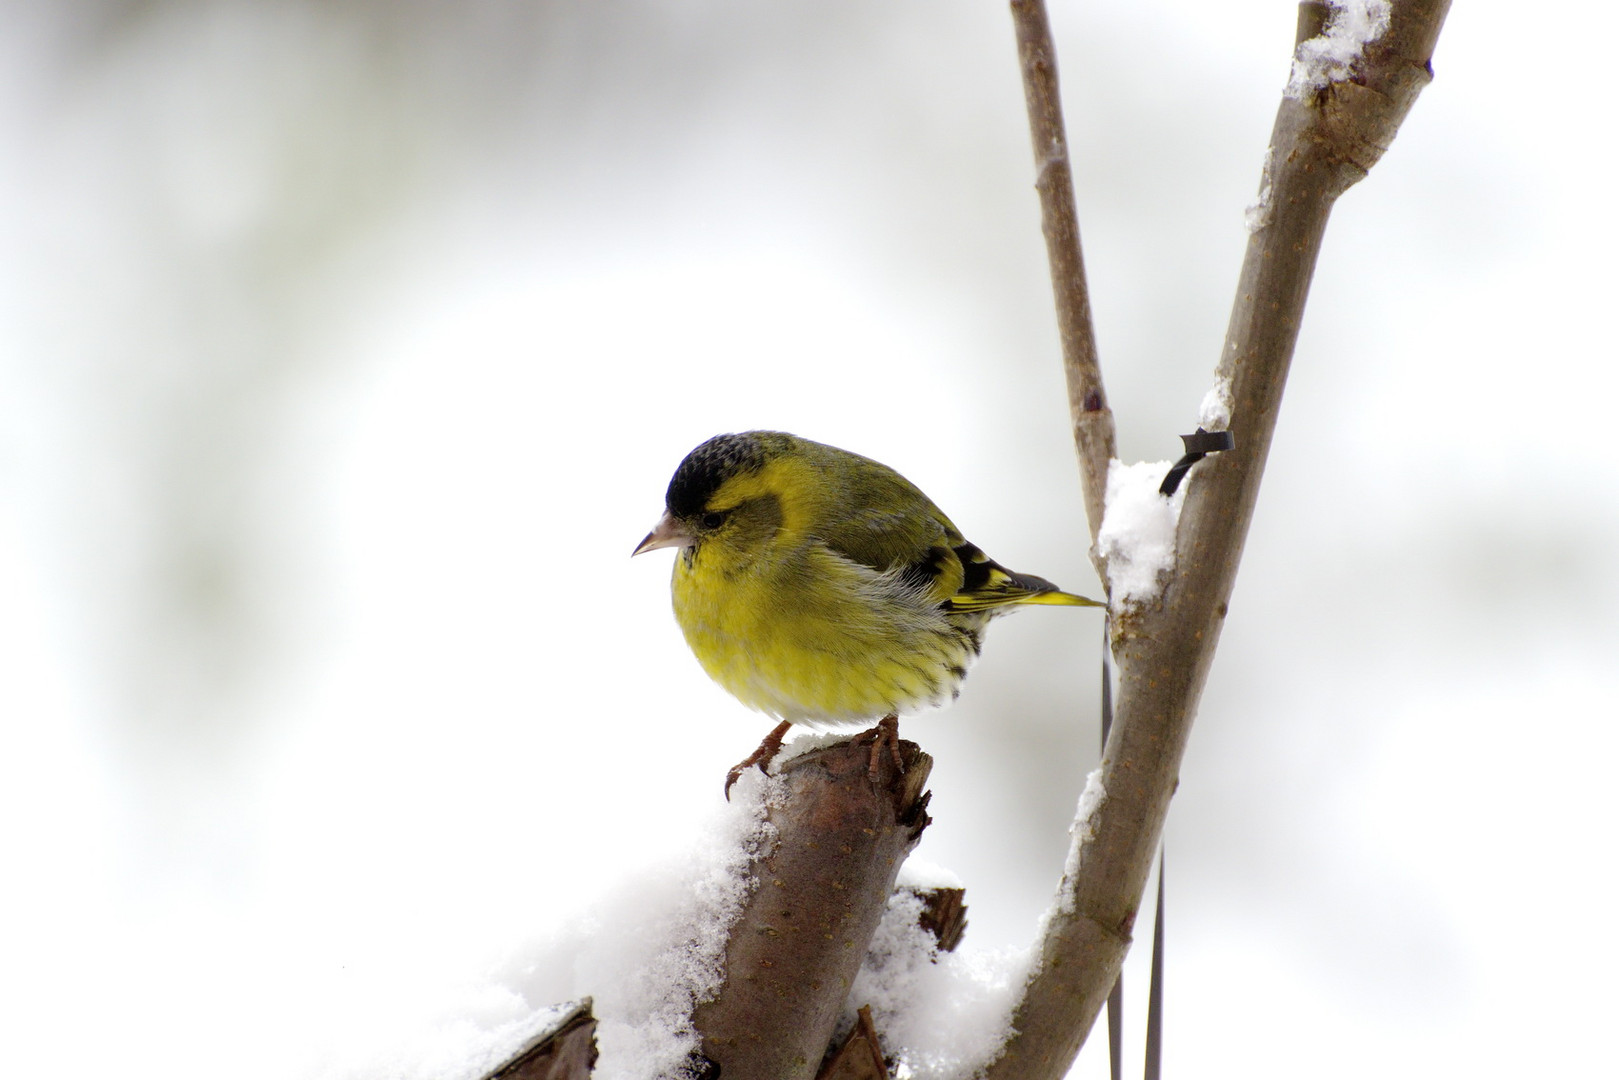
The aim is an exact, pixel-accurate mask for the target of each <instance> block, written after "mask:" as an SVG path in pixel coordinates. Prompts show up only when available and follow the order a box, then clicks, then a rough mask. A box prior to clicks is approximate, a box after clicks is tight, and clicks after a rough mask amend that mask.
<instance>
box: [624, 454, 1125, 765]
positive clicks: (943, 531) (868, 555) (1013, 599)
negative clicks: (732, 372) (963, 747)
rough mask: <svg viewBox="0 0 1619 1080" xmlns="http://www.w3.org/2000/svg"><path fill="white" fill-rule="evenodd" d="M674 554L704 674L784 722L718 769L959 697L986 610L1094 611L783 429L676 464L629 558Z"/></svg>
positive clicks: (874, 468)
mask: <svg viewBox="0 0 1619 1080" xmlns="http://www.w3.org/2000/svg"><path fill="white" fill-rule="evenodd" d="M664 547H674V548H680V549H681V550H680V552H679V555H678V556H677V557H676V559H675V569H674V586H673V589H674V608H675V620H676V622H678V623H679V624H680V629H681V631H682V632H683V633H684V634H685V635H686V643H687V644H688V645H690V646H691V651H692V652H693V653H695V654H696V655H697V660H698V662H699V663H701V664H702V665H703V670H705V671H707V672H708V674H709V675H710V676H711V677H712V678H713V679H714V681H715V682H717V683H719V684H720V685H721V686H723V687H724V688H725V689H726V690H729V691H730V692H731V693H732V694H734V695H735V696H736V697H737V698H738V699H739V700H740V701H741V702H742V703H743V704H745V705H749V706H751V707H753V708H755V709H758V710H759V711H760V712H764V713H768V714H770V715H771V716H774V717H776V718H777V719H778V720H780V721H781V723H780V724H779V725H778V726H777V727H776V729H775V730H774V731H772V732H771V733H770V735H769V736H768V737H767V738H766V739H765V741H764V742H763V743H762V744H761V745H760V747H759V749H758V751H757V752H755V753H754V754H753V755H752V756H750V757H749V758H748V759H747V760H746V761H743V762H742V763H741V764H739V765H737V766H736V768H734V769H732V770H731V773H730V775H729V776H728V777H727V780H726V790H727V791H729V790H730V786H731V784H732V783H733V782H734V781H735V780H736V778H737V777H738V776H739V775H741V772H742V770H744V769H746V768H747V767H748V766H749V765H754V764H757V765H758V766H759V767H760V768H761V769H763V768H765V767H766V766H767V765H768V764H769V762H770V760H771V759H772V758H773V757H774V756H775V753H776V751H777V750H778V749H780V746H781V740H782V739H783V737H785V735H786V733H787V730H788V727H789V726H790V725H792V724H804V725H806V726H808V727H812V728H816V727H821V728H825V727H840V726H844V725H847V724H851V723H864V722H868V721H871V720H879V725H878V729H877V733H876V738H875V740H874V742H873V745H872V765H871V771H872V774H873V776H874V777H875V775H876V769H877V761H878V753H879V747H880V746H881V745H883V743H885V742H886V743H887V744H888V745H889V746H890V748H891V750H892V752H893V753H894V754H895V755H896V762H897V760H898V757H897V754H898V749H897V737H898V736H897V730H898V716H899V714H900V713H901V712H906V711H909V710H913V709H916V708H919V707H923V706H927V705H933V704H937V703H940V702H943V701H947V700H949V699H951V698H953V697H954V696H955V695H956V694H957V693H959V692H960V687H961V681H962V680H963V679H964V678H966V676H967V669H968V667H969V666H970V665H971V664H972V662H973V661H974V660H975V659H977V657H978V653H979V650H980V649H981V648H982V646H983V635H984V628H985V626H986V625H987V624H988V623H989V621H990V619H992V618H994V617H995V616H997V615H1001V614H1004V613H1005V612H1007V611H1010V610H1012V609H1013V608H1015V607H1019V606H1022V605H1024V604H1065V605H1084V606H1089V607H1104V606H1105V605H1104V604H1101V603H1098V602H1097V601H1095V600H1090V599H1087V598H1085V597H1083V596H1076V595H1074V594H1073V593H1066V592H1063V591H1062V590H1060V589H1058V588H1057V586H1055V585H1053V584H1052V583H1051V582H1049V581H1047V580H1045V579H1044V578H1038V577H1034V576H1032V575H1030V574H1017V573H1013V572H1012V571H1010V570H1008V569H1006V568H1005V567H1003V566H1001V565H1000V564H999V563H997V562H995V561H994V560H993V559H991V558H989V557H988V556H987V555H985V554H984V553H983V552H982V551H980V550H979V549H978V548H977V547H975V546H974V545H972V544H970V543H968V542H967V540H966V538H965V537H963V536H962V535H961V533H960V531H959V530H957V528H956V527H955V525H953V524H951V522H950V519H949V518H947V517H945V516H944V514H943V512H941V511H940V510H939V508H938V507H936V506H934V505H933V502H932V500H930V499H929V498H928V497H927V496H926V495H924V494H922V492H921V491H920V490H919V489H918V488H917V487H916V485H914V484H912V483H911V482H910V481H909V480H906V479H905V478H904V477H903V476H901V475H900V474H899V473H897V472H895V471H894V470H893V469H890V468H889V467H888V466H886V465H883V464H880V463H879V462H876V461H872V460H871V459H870V458H866V457H861V456H860V455H859V454H851V453H850V452H848V451H847V450H839V449H838V448H837V447H835V446H826V445H824V444H822V443H817V442H811V441H810V440H808V439H801V438H799V437H798V436H796V435H788V434H786V433H785V432H780V431H748V432H743V433H741V434H736V435H716V436H715V437H714V438H712V439H709V440H708V441H707V442H705V443H703V444H702V445H701V446H699V447H697V449H695V450H693V451H692V452H691V453H690V454H687V455H686V459H685V460H684V461H682V462H681V463H680V467H679V468H677V469H676V470H675V475H674V478H673V479H672V480H670V482H669V491H668V493H667V495H666V496H665V511H664V515H663V517H662V518H661V519H659V521H658V523H657V525H656V526H655V527H654V528H653V530H652V531H651V532H650V533H648V534H647V536H646V539H644V540H642V541H641V543H640V544H639V545H638V546H637V547H636V549H635V552H634V554H636V555H639V554H641V553H642V552H644V551H652V550H655V549H657V548H664Z"/></svg>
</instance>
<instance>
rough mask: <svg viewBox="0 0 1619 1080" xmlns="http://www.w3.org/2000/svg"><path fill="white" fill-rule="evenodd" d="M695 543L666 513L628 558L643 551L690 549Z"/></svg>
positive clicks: (694, 538) (693, 537)
mask: <svg viewBox="0 0 1619 1080" xmlns="http://www.w3.org/2000/svg"><path fill="white" fill-rule="evenodd" d="M696 542H697V538H696V537H695V536H693V535H692V534H691V533H689V532H687V531H686V527H685V526H684V525H682V524H680V522H678V521H676V520H675V519H674V518H672V517H670V516H669V514H668V512H667V511H666V512H665V513H664V515H663V516H662V517H661V518H659V519H658V523H657V524H656V525H654V526H653V527H652V531H651V532H649V533H647V534H646V539H645V540H642V541H641V542H640V543H639V544H637V545H636V546H635V550H634V551H632V552H630V558H632V559H633V558H634V557H635V556H637V555H639V554H641V553H642V552H643V551H656V550H658V549H659V548H666V547H690V546H691V545H693V544H695V543H696Z"/></svg>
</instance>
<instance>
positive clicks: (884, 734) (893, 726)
mask: <svg viewBox="0 0 1619 1080" xmlns="http://www.w3.org/2000/svg"><path fill="white" fill-rule="evenodd" d="M860 737H861V738H862V739H870V740H871V760H870V762H868V763H867V765H866V779H868V780H870V781H871V782H872V783H873V784H875V783H877V781H878V780H879V779H880V778H881V776H882V770H880V769H879V768H878V767H877V763H878V762H879V761H881V760H882V757H883V747H884V746H887V747H888V753H889V756H890V757H892V758H893V759H894V768H895V769H897V770H899V772H900V775H902V776H903V775H904V773H905V761H904V759H903V758H901V757H900V756H899V717H898V716H896V715H894V714H893V713H890V714H889V715H887V716H885V717H883V718H882V719H881V720H879V721H877V726H876V727H874V728H872V729H871V730H870V731H866V732H863V733H862V734H861V736H860Z"/></svg>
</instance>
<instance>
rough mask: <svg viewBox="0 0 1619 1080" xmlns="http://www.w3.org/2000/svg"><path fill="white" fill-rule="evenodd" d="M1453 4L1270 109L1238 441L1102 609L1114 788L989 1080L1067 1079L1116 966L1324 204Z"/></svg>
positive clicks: (1232, 358)
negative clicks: (1141, 590)
mask: <svg viewBox="0 0 1619 1080" xmlns="http://www.w3.org/2000/svg"><path fill="white" fill-rule="evenodd" d="M1014 8H1015V5H1014ZM1448 8H1449V0H1393V4H1392V11H1391V22H1390V26H1389V29H1388V30H1387V32H1385V33H1384V35H1383V36H1382V37H1381V38H1380V39H1379V40H1377V41H1376V42H1374V43H1372V44H1371V45H1370V46H1368V47H1367V48H1366V49H1365V50H1364V52H1363V55H1362V59H1361V62H1360V64H1359V65H1358V66H1357V67H1356V69H1355V71H1354V72H1353V76H1352V77H1351V78H1346V79H1342V80H1340V81H1334V82H1332V83H1330V84H1329V85H1327V86H1326V87H1325V88H1324V89H1322V90H1321V91H1320V92H1319V93H1314V94H1308V95H1304V96H1302V97H1301V98H1292V97H1284V99H1283V101H1282V104H1281V107H1280V109H1279V110H1278V111H1277V115H1276V124H1275V127H1274V129H1273V131H1272V135H1271V150H1270V160H1269V162H1268V163H1267V168H1266V173H1267V176H1268V180H1269V186H1270V190H1269V193H1268V198H1267V202H1268V210H1267V212H1266V214H1265V215H1263V216H1262V218H1261V222H1262V223H1261V224H1260V225H1259V227H1258V228H1257V229H1256V230H1255V231H1254V232H1253V234H1252V235H1251V236H1250V237H1249V241H1248V250H1247V253H1246V255H1245V257H1244V260H1243V267H1242V274H1241V278H1240V281H1239V284H1238V287H1237V297H1236V302H1235V304H1234V305H1233V308H1232V314H1231V325H1230V329H1229V331H1228V333H1227V338H1226V342H1225V347H1224V349H1223V350H1222V354H1221V358H1220V363H1219V369H1218V370H1219V374H1220V376H1221V377H1223V378H1227V379H1229V381H1230V384H1231V397H1232V402H1233V408H1232V415H1231V432H1232V434H1233V435H1234V436H1235V438H1236V449H1235V450H1232V451H1228V452H1226V453H1223V454H1218V455H1215V456H1214V457H1211V458H1209V459H1207V460H1206V461H1204V462H1203V463H1201V464H1199V465H1198V466H1197V468H1196V470H1195V472H1194V473H1193V475H1192V476H1191V477H1190V478H1189V479H1190V480H1191V487H1190V489H1189V490H1188V492H1187V495H1186V503H1185V506H1184V508H1183V510H1182V513H1181V519H1180V529H1179V532H1178V535H1177V537H1176V568H1175V572H1174V575H1173V577H1172V579H1171V580H1170V582H1169V583H1168V585H1167V586H1166V588H1165V592H1164V595H1163V596H1162V598H1161V600H1160V601H1159V602H1158V603H1157V604H1154V605H1152V606H1149V607H1146V608H1141V609H1134V610H1125V611H1120V612H1115V613H1114V615H1113V618H1112V628H1113V652H1114V656H1115V657H1116V658H1117V660H1118V665H1119V695H1118V702H1117V713H1116V716H1115V722H1114V725H1113V730H1112V733H1111V734H1110V736H1109V738H1108V743H1107V749H1106V751H1105V753H1104V754H1103V758H1102V770H1103V773H1102V783H1103V786H1104V787H1105V788H1106V792H1107V794H1106V797H1105V798H1104V799H1103V801H1102V804H1101V806H1100V808H1099V809H1098V810H1097V811H1096V813H1095V814H1093V815H1092V817H1091V818H1090V820H1089V821H1088V822H1087V823H1086V826H1087V827H1086V828H1082V829H1076V830H1075V843H1076V844H1078V845H1079V850H1078V851H1077V852H1075V853H1072V855H1071V858H1077V861H1078V867H1079V869H1078V871H1077V873H1075V874H1074V875H1072V876H1070V877H1065V879H1064V881H1063V884H1062V892H1061V901H1062V902H1061V903H1060V904H1059V905H1057V907H1056V909H1055V910H1054V911H1053V913H1052V917H1051V918H1050V919H1049V920H1048V923H1047V933H1046V937H1045V939H1044V940H1043V941H1042V942H1040V944H1039V949H1040V960H1039V964H1038V967H1037V969H1036V970H1035V972H1034V973H1033V975H1032V976H1031V978H1030V980H1029V983H1028V984H1027V986H1026V987H1025V988H1024V993H1023V996H1022V998H1021V1000H1020V1001H1019V1003H1018V1005H1017V1008H1016V1010H1015V1011H1014V1014H1013V1018H1012V1025H1013V1028H1014V1029H1015V1033H1014V1034H1013V1036H1012V1037H1011V1038H1010V1039H1009V1040H1008V1042H1007V1045H1006V1047H1005V1050H1004V1053H1003V1054H1002V1056H1001V1057H1000V1058H999V1059H998V1060H997V1061H995V1062H994V1063H993V1065H991V1066H990V1068H989V1070H988V1072H987V1073H986V1074H985V1075H986V1076H987V1077H988V1078H990V1080H1013V1078H1016V1080H1058V1078H1060V1077H1062V1076H1063V1075H1064V1074H1065V1073H1066V1072H1067V1071H1068V1068H1069V1065H1070V1064H1071V1063H1072V1061H1073V1059H1074V1056H1075V1055H1076V1054H1077V1053H1078V1051H1079V1047H1080V1045H1081V1044H1082V1043H1083V1042H1084V1039H1085V1036H1086V1034H1087V1033H1088V1032H1089V1030H1090V1027H1091V1024H1092V1023H1093V1022H1094V1021H1095V1019H1096V1015H1097V1013H1098V1012H1099V1011H1100V1009H1101V1007H1102V1003H1103V1001H1104V1000H1105V999H1106V997H1107V993H1108V989H1109V988H1110V987H1111V986H1112V985H1113V982H1114V979H1115V978H1116V977H1117V975H1118V970H1119V967H1120V965H1121V964H1122V962H1123V959H1124V953H1125V951H1126V949H1127V948H1128V945H1129V938H1130V931H1131V928H1132V926H1133V925H1134V923H1135V917H1136V911H1137V908H1138V907H1139V905H1140V902H1141V893H1142V890H1143V888H1144V887H1145V885H1146V881H1147V876H1148V873H1149V872H1150V870H1151V867H1152V860H1153V855H1154V853H1155V852H1156V851H1157V848H1158V840H1159V836H1160V834H1161V833H1162V830H1163V823H1164V817H1165V815H1166V814H1167V813H1168V809H1169V800H1170V796H1171V795H1172V794H1173V792H1174V790H1175V785H1176V783H1177V781H1178V774H1179V769H1180V760H1181V754H1182V751H1183V750H1184V748H1185V746H1186V739H1187V736H1188V734H1189V732H1190V730H1191V723H1192V718H1193V716H1194V714H1195V713H1196V710H1197V702H1198V698H1199V696H1200V695H1201V693H1202V690H1203V684H1204V682H1205V680H1206V678H1207V675H1208V670H1209V665H1210V663H1211V662H1212V659H1213V656H1214V647H1215V643H1216V642H1217V641H1218V639H1219V635H1220V629H1221V626H1222V625H1223V623H1224V620H1225V614H1226V605H1227V602H1228V601H1229V599H1230V596H1231V587H1232V583H1233V581H1234V579H1235V577H1236V571H1237V563H1238V561H1239V559H1240V558H1241V555H1242V547H1243V542H1244V540H1245V539H1246V537H1247V532H1248V524H1249V521H1250V520H1251V518H1252V516H1253V509H1254V504H1255V500H1256V499H1257V498H1258V494H1259V482H1260V477H1261V475H1262V473H1263V472H1264V466H1265V458H1266V455H1267V453H1268V452H1269V449H1270V442H1271V436H1272V433H1273V432H1274V430H1275V426H1276V416H1277V411H1278V409H1279V407H1280V404H1281V396H1282V388H1283V386H1284V385H1285V383H1286V380H1287V370H1288V365H1289V363H1290V361H1291V359H1292V355H1293V346H1294V343H1295V342H1296V340H1297V337H1298V329H1299V324H1300V322H1301V320H1302V318H1303V315H1304V304H1305V299H1306V296H1307V295H1308V292H1309V286H1310V277H1311V274H1312V272H1313V270H1314V267H1315V261H1316V256H1317V253H1318V252H1319V250H1320V246H1321V238H1322V235H1323V233H1324V231H1325V229H1326V224H1327V218H1328V215H1329V214H1330V212H1331V210H1332V206H1333V203H1334V201H1335V200H1336V199H1337V197H1338V196H1339V195H1340V194H1342V193H1343V192H1344V191H1345V190H1346V189H1347V188H1349V187H1350V185H1352V184H1354V183H1355V182H1356V181H1357V180H1359V179H1360V178H1361V177H1363V176H1364V175H1366V171H1367V170H1368V169H1370V168H1371V167H1372V165H1373V164H1374V163H1375V162H1376V161H1377V159H1378V157H1380V156H1381V154H1382V152H1383V151H1384V150H1385V149H1386V148H1387V147H1388V145H1389V143H1390V142H1391V141H1392V140H1393V138H1394V133H1395V132H1396V131H1397V130H1398V128H1399V125H1400V122H1401V120H1403V119H1404V117H1405V114H1406V112H1407V110H1409V108H1410V107H1411V104H1412V103H1413V102H1414V101H1415V99H1416V96H1417V94H1418V92H1419V91H1420V90H1421V89H1422V87H1423V86H1424V85H1426V83H1427V82H1428V80H1429V79H1430V78H1431V75H1432V72H1431V69H1430V67H1429V64H1428V61H1429V58H1430V57H1431V56H1432V55H1433V46H1434V42H1435V40H1436V39H1437V37H1438V35H1439V28H1440V26H1441V25H1442V24H1443V22H1444V18H1445V13H1446V11H1447V9H1448ZM1306 22H1307V20H1301V25H1303V24H1306Z"/></svg>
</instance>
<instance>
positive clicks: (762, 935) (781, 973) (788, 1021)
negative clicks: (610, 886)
mask: <svg viewBox="0 0 1619 1080" xmlns="http://www.w3.org/2000/svg"><path fill="white" fill-rule="evenodd" d="M899 746H900V756H901V758H902V759H903V761H904V766H905V769H904V772H903V773H900V772H899V770H898V769H896V767H895V765H894V763H893V761H892V760H891V758H890V756H889V755H888V754H886V753H885V754H881V755H879V756H878V758H877V763H878V768H879V769H880V776H879V780H878V783H876V784H873V783H872V782H871V781H870V779H869V778H868V776H867V770H868V767H869V765H870V763H871V760H872V756H871V752H870V745H869V743H865V742H861V741H859V740H849V741H846V742H842V743H838V744H837V745H835V746H830V747H827V748H825V749H822V750H816V751H812V752H810V753H807V754H803V755H801V756H799V757H796V758H793V759H791V760H789V761H787V762H786V763H785V764H784V765H782V767H781V780H782V782H783V784H784V785H785V788H786V795H785V796H784V797H783V799H782V800H781V803H780V805H777V806H773V807H772V808H771V810H770V822H771V824H772V825H773V826H775V828H776V832H777V840H776V843H775V846H774V847H773V848H772V849H771V850H770V851H769V853H768V854H766V855H764V856H762V857H761V858H760V859H759V860H758V861H756V862H755V864H754V866H753V876H754V878H755V880H756V881H757V886H756V887H755V889H754V892H753V895H752V897H751V898H750V899H749V901H748V904H747V906H746V908H745V909H744V910H743V913H742V915H741V917H740V918H739V919H738V920H737V923H736V926H735V927H733V928H732V930H731V938H730V941H729V943H728V944H727V945H726V950H725V984H724V986H723V987H721V989H720V992H719V993H718V995H716V996H715V998H714V999H713V1000H712V1001H708V1002H705V1003H704V1004H702V1005H699V1006H698V1007H697V1010H696V1013H695V1015H694V1017H693V1022H694V1024H695V1025H696V1028H697V1031H698V1033H699V1034H700V1035H701V1036H702V1053H703V1056H704V1057H705V1058H707V1059H708V1060H709V1061H710V1062H712V1063H714V1064H716V1065H718V1066H719V1067H720V1075H722V1076H723V1077H724V1078H725V1080H809V1078H810V1077H813V1076H814V1075H815V1071H816V1069H817V1068H819V1067H820V1064H821V1061H822V1059H823V1058H824V1057H825V1054H826V1049H827V1044H828V1043H829V1042H830V1041H831V1038H832V1035H833V1031H834V1029H835V1027H836V1026H837V1022H838V1016H839V1014H840V1013H841V1012H842V1009H843V1006H844V1003H845V1002H846V1000H847V998H848V995H849V988H850V987H851V986H852V985H853V983H854V977H855V975H856V974H857V973H858V971H859V969H860V964H861V961H862V960H863V959H864V958H865V955H866V948H867V945H868V943H869V942H870V940H871V935H872V934H873V933H874V932H875V931H876V929H877V924H878V922H880V921H881V919H882V915H883V912H884V910H885V909H886V907H887V903H888V897H889V894H890V893H891V892H892V891H893V888H894V877H895V875H896V874H897V873H898V872H899V868H900V864H901V863H903V862H904V861H905V857H906V855H908V854H909V853H910V851H911V849H912V848H913V847H915V845H916V842H917V840H918V839H919V838H920V837H921V835H922V829H923V828H924V827H925V826H926V825H927V823H928V816H927V812H926V807H927V801H928V796H927V795H926V794H924V793H923V790H922V788H923V785H924V784H925V783H926V782H927V777H928V773H929V771H930V770H931V769H932V767H933V759H932V758H930V757H928V756H927V755H926V754H924V753H922V751H921V750H920V749H919V748H918V747H917V746H916V744H915V743H911V742H901V743H900V744H899Z"/></svg>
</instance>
